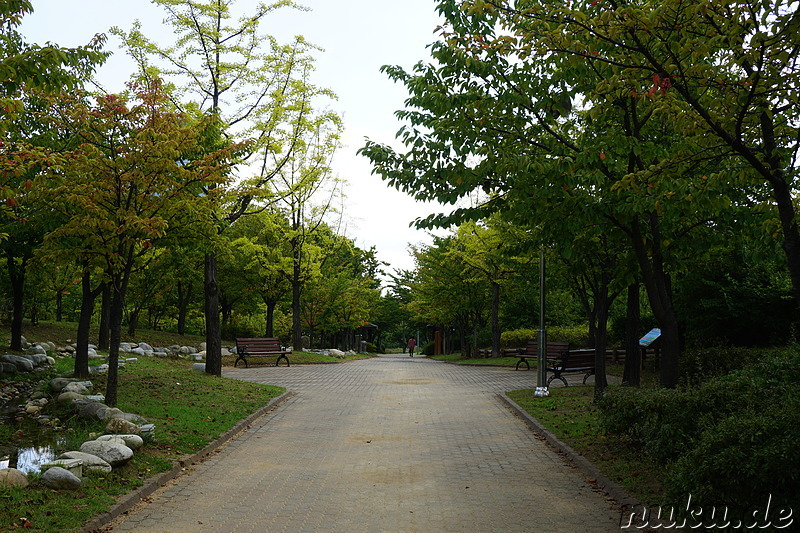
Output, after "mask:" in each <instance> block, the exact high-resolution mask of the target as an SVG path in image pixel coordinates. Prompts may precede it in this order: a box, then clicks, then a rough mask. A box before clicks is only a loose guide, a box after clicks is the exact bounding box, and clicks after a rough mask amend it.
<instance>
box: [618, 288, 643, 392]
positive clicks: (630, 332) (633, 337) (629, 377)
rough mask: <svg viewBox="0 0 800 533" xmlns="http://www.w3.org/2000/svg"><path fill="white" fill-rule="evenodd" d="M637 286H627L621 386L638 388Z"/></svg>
mask: <svg viewBox="0 0 800 533" xmlns="http://www.w3.org/2000/svg"><path fill="white" fill-rule="evenodd" d="M639 306H640V302H639V284H638V283H633V284H631V285H629V286H628V302H627V314H626V315H625V370H624V371H623V373H622V384H623V385H630V386H632V387H638V386H639V385H640V384H641V376H642V349H641V347H640V346H639V338H640V336H641V331H640V327H641V326H640V311H639Z"/></svg>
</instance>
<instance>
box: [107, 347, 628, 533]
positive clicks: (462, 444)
mask: <svg viewBox="0 0 800 533" xmlns="http://www.w3.org/2000/svg"><path fill="white" fill-rule="evenodd" d="M225 375H226V376H228V377H231V378H236V379H242V380H247V381H255V382H258V383H268V384H272V385H280V386H283V387H286V388H287V389H289V390H291V391H294V392H295V393H296V394H295V395H294V396H292V397H291V398H290V399H289V400H288V401H286V402H284V403H283V404H281V405H280V406H279V407H278V408H277V409H275V410H274V411H273V412H271V413H269V414H268V415H266V416H264V417H263V418H261V419H259V420H258V421H257V422H256V423H255V424H254V425H253V427H252V428H251V429H250V430H248V431H247V432H246V433H245V434H243V435H242V436H241V437H239V438H237V439H235V440H233V441H231V442H230V443H229V444H227V445H226V446H225V447H224V448H223V449H222V450H221V451H220V453H217V454H214V455H212V456H211V457H210V458H209V459H207V460H206V461H204V462H203V463H201V464H199V465H197V466H196V467H194V468H193V471H192V472H190V473H189V474H187V475H184V476H181V477H179V478H178V479H176V480H174V481H172V482H170V483H169V484H167V485H166V486H165V487H163V488H162V489H160V490H159V491H157V492H156V493H155V494H154V495H153V497H152V501H151V502H150V503H147V504H145V505H142V506H139V507H138V508H137V509H135V510H134V512H132V513H131V514H130V515H129V516H126V517H122V518H121V519H118V520H117V521H116V522H115V523H113V524H112V528H113V529H112V530H113V531H135V532H137V533H139V532H197V531H201V532H202V531H209V532H210V531H214V532H254V533H261V532H273V531H286V532H302V531H315V532H316V531H332V532H347V533H352V532H379V531H386V532H457V531H458V532H460V531H470V532H484V531H497V532H513V531H542V532H562V531H563V532H570V533H576V532H577V533H580V532H606V531H608V532H610V531H619V530H620V529H619V516H620V515H619V511H618V510H617V509H615V508H614V507H613V505H612V502H609V500H608V499H607V498H606V496H605V495H603V494H600V493H598V492H596V491H594V490H593V489H592V487H591V484H590V483H588V482H587V481H586V480H585V479H584V476H583V475H582V474H581V472H579V471H578V470H576V469H575V468H573V467H572V466H570V465H568V464H566V463H565V462H564V461H563V460H562V459H561V458H560V457H559V456H558V454H556V453H555V452H554V451H553V450H552V449H551V448H549V447H548V446H547V445H546V444H545V443H544V442H542V441H541V440H539V439H537V438H536V436H535V435H534V434H533V433H532V432H531V430H530V429H528V427H527V426H525V424H524V423H523V422H522V421H520V420H519V419H518V418H516V417H515V416H514V415H513V414H512V413H511V412H510V411H509V410H508V409H507V408H506V407H504V406H503V405H502V404H501V403H500V402H499V401H498V400H497V398H496V394H497V393H498V392H504V391H508V390H513V389H519V388H531V387H534V386H535V379H536V373H535V372H515V371H513V370H509V369H501V368H476V367H466V366H456V365H448V364H445V363H440V362H438V361H433V360H429V359H426V358H420V357H416V358H413V359H412V358H409V357H408V356H407V355H405V356H401V355H391V356H380V357H377V358H374V359H369V360H362V361H357V362H351V363H346V364H335V365H311V366H293V367H290V368H285V367H280V368H276V367H260V368H250V369H226V370H225Z"/></svg>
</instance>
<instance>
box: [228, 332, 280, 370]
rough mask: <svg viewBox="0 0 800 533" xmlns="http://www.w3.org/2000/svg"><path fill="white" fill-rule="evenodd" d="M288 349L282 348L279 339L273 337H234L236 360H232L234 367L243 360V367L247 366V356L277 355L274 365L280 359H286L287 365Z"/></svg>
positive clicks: (276, 364)
mask: <svg viewBox="0 0 800 533" xmlns="http://www.w3.org/2000/svg"><path fill="white" fill-rule="evenodd" d="M290 353H292V352H290V351H288V350H284V349H283V348H282V347H281V342H280V340H278V339H276V338H273V337H263V338H242V339H236V361H234V362H233V366H234V368H235V367H236V365H237V364H238V363H239V361H244V367H245V368H248V365H247V359H248V358H249V357H254V356H255V357H272V356H275V355H277V356H278V358H277V359H276V360H275V366H278V363H280V362H281V359H286V366H289V358H288V357H287V355H289V354H290Z"/></svg>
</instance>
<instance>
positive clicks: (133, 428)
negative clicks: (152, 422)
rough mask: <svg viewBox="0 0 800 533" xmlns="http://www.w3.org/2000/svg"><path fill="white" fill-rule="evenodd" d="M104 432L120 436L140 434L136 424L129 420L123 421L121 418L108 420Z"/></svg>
mask: <svg viewBox="0 0 800 533" xmlns="http://www.w3.org/2000/svg"><path fill="white" fill-rule="evenodd" d="M106 431H107V432H108V433H120V434H125V433H127V434H133V435H139V434H140V433H141V430H140V429H139V426H137V425H136V424H134V423H133V422H131V421H129V420H124V419H122V418H112V419H111V420H109V421H108V424H106Z"/></svg>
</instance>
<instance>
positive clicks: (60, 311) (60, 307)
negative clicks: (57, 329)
mask: <svg viewBox="0 0 800 533" xmlns="http://www.w3.org/2000/svg"><path fill="white" fill-rule="evenodd" d="M63 319H64V293H63V292H62V291H58V292H56V322H61V321H63Z"/></svg>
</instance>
